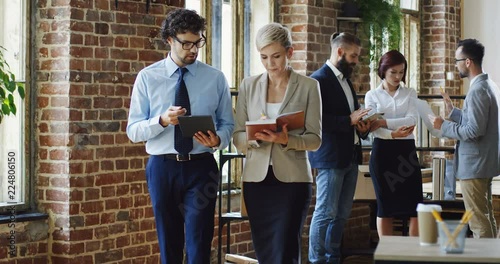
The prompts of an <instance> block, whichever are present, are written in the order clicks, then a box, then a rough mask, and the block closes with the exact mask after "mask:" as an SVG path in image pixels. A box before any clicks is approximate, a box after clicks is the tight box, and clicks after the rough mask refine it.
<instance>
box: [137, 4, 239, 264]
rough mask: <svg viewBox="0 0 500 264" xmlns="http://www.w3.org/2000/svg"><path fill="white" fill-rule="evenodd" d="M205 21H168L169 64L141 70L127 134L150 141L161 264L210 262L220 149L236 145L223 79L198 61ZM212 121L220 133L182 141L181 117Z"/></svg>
mask: <svg viewBox="0 0 500 264" xmlns="http://www.w3.org/2000/svg"><path fill="white" fill-rule="evenodd" d="M205 28H206V24H205V19H204V18H203V17H201V16H199V15H198V14H196V12H194V11H192V10H187V9H176V10H174V11H172V12H171V13H169V14H168V15H167V18H166V19H165V21H164V22H163V25H162V29H161V36H162V39H163V40H164V41H165V42H166V43H168V44H169V45H170V48H171V50H170V52H169V53H168V56H167V58H165V59H163V60H161V61H159V62H156V63H154V64H152V65H150V66H148V67H146V68H144V69H143V70H141V71H140V72H139V74H138V75H137V79H136V81H135V83H134V88H133V91H132V98H131V102H130V113H129V119H128V125H127V135H128V137H129V138H130V140H131V141H133V142H139V141H146V152H147V153H148V154H150V158H149V160H148V163H147V166H146V180H147V184H148V189H149V193H150V197H151V203H152V206H153V212H154V215H155V221H156V230H157V235H158V241H159V248H160V255H161V263H163V264H166V263H185V262H183V250H184V248H185V252H186V258H187V263H197V264H198V263H210V251H211V243H212V238H213V232H214V210H215V201H216V198H217V190H218V187H217V186H218V181H219V177H218V173H219V171H218V166H217V163H216V161H215V159H214V156H213V152H214V150H215V149H217V148H218V149H224V148H225V147H226V146H227V145H228V144H229V141H230V138H231V135H232V132H233V127H234V121H233V111H232V105H231V95H230V92H229V86H228V84H227V81H226V79H225V77H224V75H223V73H222V72H221V71H219V70H217V69H215V68H212V67H211V66H208V65H207V64H205V63H202V62H200V61H197V60H196V58H197V56H198V52H199V50H200V48H202V47H203V46H204V45H205V41H206V40H205V37H204V36H203V34H202V33H203V31H204V30H205ZM183 115H193V116H194V115H210V116H212V119H213V120H214V123H215V125H216V130H217V131H198V132H197V133H196V134H195V135H194V137H193V138H191V137H188V138H186V137H183V135H182V133H181V131H180V129H179V125H178V124H179V121H178V117H179V116H183Z"/></svg>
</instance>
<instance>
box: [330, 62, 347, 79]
mask: <svg viewBox="0 0 500 264" xmlns="http://www.w3.org/2000/svg"><path fill="white" fill-rule="evenodd" d="M326 65H328V67H330V69H332V71H333V74H335V76H337V78H338V79H339V80H344V74H343V73H342V72H341V71H339V69H337V67H335V65H333V63H332V62H331V61H330V60H326Z"/></svg>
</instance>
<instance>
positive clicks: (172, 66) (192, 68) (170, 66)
mask: <svg viewBox="0 0 500 264" xmlns="http://www.w3.org/2000/svg"><path fill="white" fill-rule="evenodd" d="M197 63H198V60H196V61H195V62H194V63H192V64H188V65H186V66H185V68H187V69H188V71H189V73H191V74H192V75H196V68H197ZM165 68H166V69H167V75H168V76H169V77H171V76H172V75H173V74H174V72H175V71H177V69H178V68H179V66H178V65H177V64H176V63H175V62H174V60H173V59H172V53H170V52H169V53H168V55H167V58H166V59H165Z"/></svg>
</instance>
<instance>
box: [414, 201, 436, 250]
mask: <svg viewBox="0 0 500 264" xmlns="http://www.w3.org/2000/svg"><path fill="white" fill-rule="evenodd" d="M432 210H436V211H438V212H441V211H442V208H441V206H440V205H438V204H422V203H419V204H418V206H417V214H418V237H419V239H420V245H421V246H431V245H435V244H437V242H438V241H437V238H438V228H437V224H436V219H434V216H433V215H432Z"/></svg>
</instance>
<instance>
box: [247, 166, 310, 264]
mask: <svg viewBox="0 0 500 264" xmlns="http://www.w3.org/2000/svg"><path fill="white" fill-rule="evenodd" d="M311 188H312V184H311V183H306V182H300V183H299V182H292V183H284V182H280V181H279V180H278V179H276V177H275V176H274V173H273V171H272V167H271V166H270V167H269V171H268V173H267V176H266V178H265V179H264V181H262V182H244V183H243V190H244V191H243V195H244V198H245V205H246V208H247V212H248V218H249V221H250V229H251V232H252V240H253V246H254V249H255V253H256V255H257V259H258V260H259V263H261V264H288V263H301V261H300V259H301V254H300V253H301V241H302V240H301V238H302V237H301V233H302V226H303V224H304V220H305V218H306V215H307V211H308V209H309V204H310V202H311V193H312V190H311Z"/></svg>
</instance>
